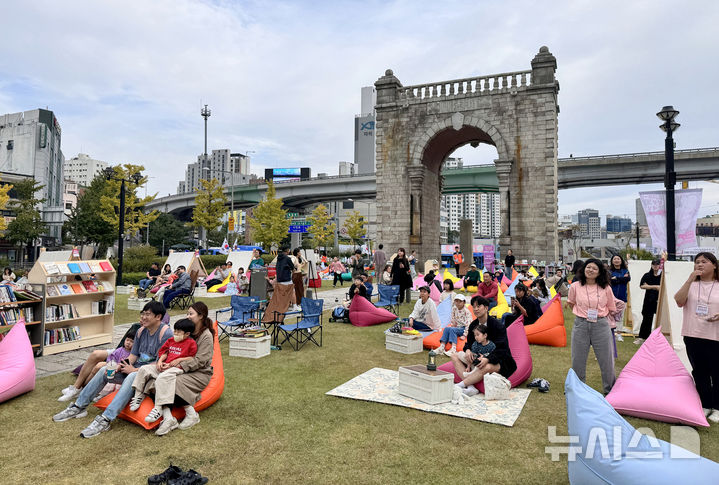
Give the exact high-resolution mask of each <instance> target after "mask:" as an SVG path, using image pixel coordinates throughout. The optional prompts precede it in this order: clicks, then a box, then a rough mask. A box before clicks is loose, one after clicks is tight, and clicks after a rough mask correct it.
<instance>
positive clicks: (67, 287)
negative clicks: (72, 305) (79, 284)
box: [57, 283, 75, 295]
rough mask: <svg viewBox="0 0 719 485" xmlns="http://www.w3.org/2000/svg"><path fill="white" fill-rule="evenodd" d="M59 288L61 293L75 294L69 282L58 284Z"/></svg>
mask: <svg viewBox="0 0 719 485" xmlns="http://www.w3.org/2000/svg"><path fill="white" fill-rule="evenodd" d="M57 289H58V290H59V291H60V294H61V295H74V294H75V293H73V291H72V288H70V285H68V284H67V283H65V284H62V285H57Z"/></svg>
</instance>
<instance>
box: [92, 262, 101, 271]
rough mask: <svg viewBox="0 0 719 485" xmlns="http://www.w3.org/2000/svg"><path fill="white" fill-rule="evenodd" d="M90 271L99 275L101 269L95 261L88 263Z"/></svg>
mask: <svg viewBox="0 0 719 485" xmlns="http://www.w3.org/2000/svg"><path fill="white" fill-rule="evenodd" d="M90 269H91V270H92V272H93V273H99V272H101V271H102V268H101V267H100V263H98V262H97V261H92V262H90Z"/></svg>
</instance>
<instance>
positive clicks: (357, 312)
mask: <svg viewBox="0 0 719 485" xmlns="http://www.w3.org/2000/svg"><path fill="white" fill-rule="evenodd" d="M394 320H397V315H395V314H394V313H392V312H390V311H388V310H385V309H384V308H377V307H376V306H374V305H373V304H372V303H370V301H369V300H367V298H363V297H361V296H355V297H354V298H352V303H350V323H351V324H352V325H354V326H355V327H369V326H372V325H379V324H380V323H387V322H392V321H394Z"/></svg>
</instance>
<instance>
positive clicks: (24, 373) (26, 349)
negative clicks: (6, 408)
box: [0, 320, 35, 402]
mask: <svg viewBox="0 0 719 485" xmlns="http://www.w3.org/2000/svg"><path fill="white" fill-rule="evenodd" d="M33 389H35V358H34V356H33V353H32V345H31V344H30V339H29V338H28V336H27V331H26V330H25V320H20V321H18V322H17V323H16V324H15V325H13V328H11V329H10V331H9V332H8V333H7V334H6V335H5V338H3V339H2V341H0V402H5V401H7V400H8V399H11V398H13V397H15V396H19V395H20V394H24V393H26V392H29V391H32V390H33Z"/></svg>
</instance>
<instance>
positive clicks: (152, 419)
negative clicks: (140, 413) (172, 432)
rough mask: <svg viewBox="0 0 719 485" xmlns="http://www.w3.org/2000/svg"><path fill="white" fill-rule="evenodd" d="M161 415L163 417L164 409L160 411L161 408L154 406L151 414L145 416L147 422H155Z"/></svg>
mask: <svg viewBox="0 0 719 485" xmlns="http://www.w3.org/2000/svg"><path fill="white" fill-rule="evenodd" d="M161 417H162V411H160V409H159V408H157V407H154V408H152V411H150V414H148V415H147V416H145V422H146V423H154V422H155V421H157V420H158V419H160V418H161Z"/></svg>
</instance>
